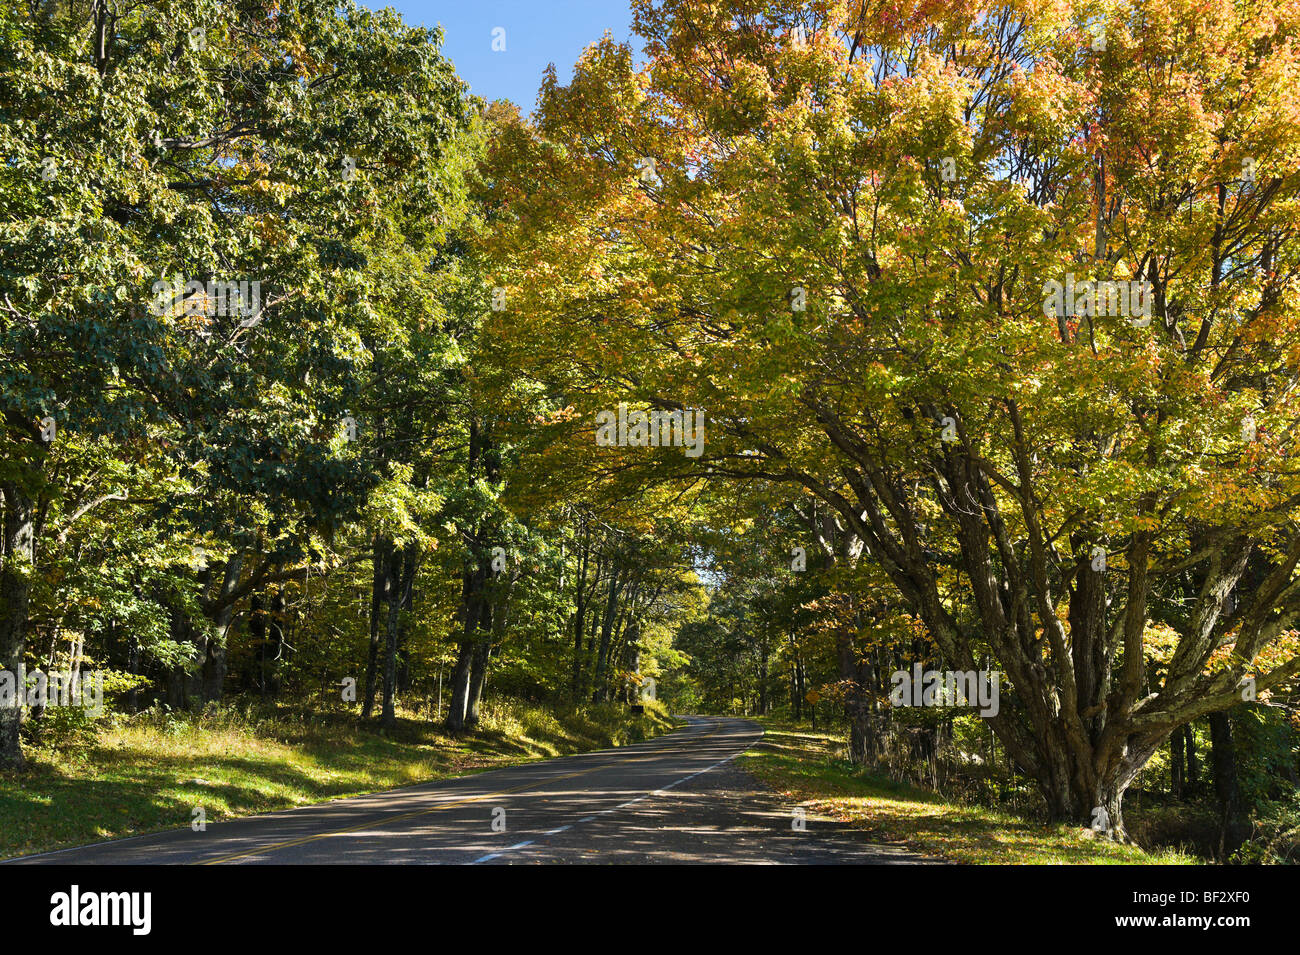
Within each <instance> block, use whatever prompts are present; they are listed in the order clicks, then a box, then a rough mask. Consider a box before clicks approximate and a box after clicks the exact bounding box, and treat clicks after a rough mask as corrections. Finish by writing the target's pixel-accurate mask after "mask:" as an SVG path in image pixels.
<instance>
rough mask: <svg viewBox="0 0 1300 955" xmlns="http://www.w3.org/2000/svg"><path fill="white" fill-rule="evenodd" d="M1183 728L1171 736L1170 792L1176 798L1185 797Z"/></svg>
mask: <svg viewBox="0 0 1300 955" xmlns="http://www.w3.org/2000/svg"><path fill="white" fill-rule="evenodd" d="M1183 729H1184V727H1181V726H1180V727H1178V729H1176V730H1174V734H1173V736H1171V737H1169V792H1170V793H1172V794H1173V797H1174V798H1175V799H1182V798H1183Z"/></svg>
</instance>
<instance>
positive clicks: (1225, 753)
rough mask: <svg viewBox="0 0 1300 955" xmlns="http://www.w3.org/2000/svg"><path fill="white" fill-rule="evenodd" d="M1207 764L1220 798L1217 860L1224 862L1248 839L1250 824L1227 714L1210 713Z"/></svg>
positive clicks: (1221, 712)
mask: <svg viewBox="0 0 1300 955" xmlns="http://www.w3.org/2000/svg"><path fill="white" fill-rule="evenodd" d="M1210 765H1211V766H1212V767H1213V770H1214V791H1215V794H1216V795H1217V796H1218V797H1219V858H1220V860H1222V861H1223V862H1227V861H1228V859H1229V858H1230V857H1231V856H1232V854H1233V853H1234V852H1236V851H1237V850H1238V849H1240V848H1241V846H1242V844H1243V843H1244V842H1245V841H1246V839H1247V838H1249V836H1250V822H1249V821H1248V820H1247V819H1246V813H1245V810H1244V808H1243V806H1242V799H1241V786H1240V784H1239V782H1238V779H1237V748H1236V745H1235V744H1234V743H1233V741H1232V720H1231V718H1230V717H1229V716H1228V714H1227V712H1226V711H1223V710H1220V711H1219V712H1217V713H1211V714H1210Z"/></svg>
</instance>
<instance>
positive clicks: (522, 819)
mask: <svg viewBox="0 0 1300 955" xmlns="http://www.w3.org/2000/svg"><path fill="white" fill-rule="evenodd" d="M761 736H762V730H761V729H760V728H759V727H758V726H757V724H755V723H753V722H750V721H748V720H740V719H728V718H703V717H691V718H689V722H688V724H687V726H686V727H685V728H684V729H681V730H678V731H677V732H674V733H671V734H669V735H667V736H662V737H659V738H658V739H655V740H651V741H649V742H646V743H640V744H637V745H634V746H627V747H623V748H620V749H615V750H603V751H601V752H596V753H584V754H581V755H576V756H565V757H562V758H559V759H552V760H547V761H545V762H537V763H528V764H525V765H522V766H515V767H511V768H507V769H497V770H491V771H489V772H484V773H478V774H476V775H472V776H461V777H458V778H455V779H444V780H439V781H437V782H431V783H422V784H420V785H416V786H409V787H406V788H403V789H394V790H388V791H385V792H381V793H374V794H371V795H368V796H357V797H353V798H349V799H338V800H335V801H334V802H329V803H323V804H320V805H315V806H306V807H303V808H300V809H292V810H288V811H285V812H276V813H269V814H267V815H262V816H254V817H250V818H247V819H236V820H232V821H230V822H222V823H211V824H209V825H208V826H207V828H206V831H204V832H194V831H192V830H191V829H189V828H186V829H181V830H177V831H171V832H162V833H156V834H153V835H147V836H138V837H135V838H132V839H123V840H119V841H115V842H106V843H101V844H98V845H93V846H84V847H81V848H75V849H65V850H62V851H59V852H50V853H45V854H43V855H37V856H27V857H25V858H22V859H15V860H13V862H15V863H32V864H39V863H44V864H62V865H119V864H130V865H142V864H201V865H216V864H227V863H229V864H254V863H264V864H272V865H276V864H298V865H303V864H306V865H320V864H331V863H336V864H377V863H399V864H401V863H404V864H447V863H477V864H508V863H542V862H547V863H557V862H558V863H573V862H597V863H619V862H632V863H656V862H658V863H662V862H675V863H687V862H707V863H839V864H844V863H851V864H862V863H908V862H923V861H926V860H924V859H922V858H920V857H918V856H915V855H913V854H911V853H908V852H905V851H902V850H899V849H894V848H891V847H886V846H878V845H872V844H870V843H866V842H864V841H863V840H862V839H861V838H860V837H858V836H856V835H854V834H852V833H851V832H849V831H848V830H847V829H846V828H844V827H841V826H839V825H837V824H836V823H834V822H832V821H830V820H824V819H819V818H816V817H809V818H808V820H807V825H806V828H804V829H802V830H799V829H795V828H794V826H793V825H792V819H793V816H792V809H793V807H792V806H789V805H785V804H783V803H782V802H781V801H780V799H779V798H778V797H777V796H776V795H774V794H772V793H770V792H768V791H766V790H765V789H763V788H762V787H761V786H760V785H758V784H757V783H756V782H755V781H754V779H753V777H751V776H750V775H749V774H747V773H745V772H743V771H741V770H739V769H737V768H736V766H735V764H734V762H733V760H734V758H735V757H736V756H738V755H740V754H741V753H743V752H744V751H745V750H746V749H748V748H749V747H750V746H752V745H753V744H754V743H755V742H756V741H757V740H758V739H759V738H760V737H761Z"/></svg>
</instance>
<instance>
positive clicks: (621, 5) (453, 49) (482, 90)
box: [358, 0, 640, 114]
mask: <svg viewBox="0 0 1300 955" xmlns="http://www.w3.org/2000/svg"><path fill="white" fill-rule="evenodd" d="M358 2H361V3H364V4H365V5H366V6H369V7H371V8H373V9H379V8H381V7H390V6H391V7H393V8H394V9H396V10H398V11H399V12H400V13H401V14H402V18H403V19H404V20H406V22H407V23H411V24H419V25H422V26H430V27H431V26H435V25H436V24H439V23H441V24H442V28H443V32H444V33H445V34H446V37H447V39H446V42H445V43H444V45H443V52H444V53H445V54H446V55H447V57H448V58H449V59H450V60H451V61H452V62H453V63H455V64H456V71H457V72H458V73H459V74H460V75H461V77H462V78H464V80H465V81H466V82H467V83H469V85H470V89H471V90H472V91H473V92H474V93H476V94H477V95H479V96H482V97H483V98H484V99H487V100H494V99H509V100H513V101H514V102H516V103H518V104H519V107H520V109H522V110H523V112H524V113H525V114H527V113H528V112H529V111H530V110H532V108H533V106H534V104H535V102H536V99H537V89H538V87H539V86H540V85H541V82H542V71H543V70H545V69H546V64H547V63H552V62H553V63H554V64H555V66H556V69H557V70H558V71H559V76H560V82H562V83H567V82H568V80H569V77H570V76H571V75H572V70H573V63H574V61H575V60H577V58H578V56H579V55H580V54H581V53H582V51H583V49H585V48H586V47H587V46H588V45H590V44H591V43H594V42H595V41H596V40H599V39H600V37H601V34H603V33H604V32H605V31H606V30H609V31H610V32H611V33H612V34H613V36H614V39H615V40H620V41H621V40H626V39H628V38H629V37H630V36H631V32H632V31H631V24H632V13H631V11H630V10H629V8H628V2H627V0H390V2H383V0H358ZM497 27H501V28H502V29H503V30H505V35H504V40H505V50H504V52H496V51H494V50H493V49H492V40H493V30H494V29H496V28H497ZM634 49H636V50H637V51H638V52H639V51H640V44H639V43H637V44H634Z"/></svg>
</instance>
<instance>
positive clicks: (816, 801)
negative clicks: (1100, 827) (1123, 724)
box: [741, 718, 1200, 865]
mask: <svg viewBox="0 0 1300 955" xmlns="http://www.w3.org/2000/svg"><path fill="white" fill-rule="evenodd" d="M759 722H760V723H762V725H763V730H764V736H763V739H762V740H761V741H760V742H759V743H757V744H756V745H755V746H754V748H753V749H751V750H750V751H749V752H747V753H746V754H744V756H743V757H741V765H743V766H744V767H745V768H746V769H748V770H749V771H750V772H752V773H753V774H754V775H755V776H757V777H758V778H759V779H761V780H762V781H763V782H765V783H766V784H767V785H768V786H770V787H772V788H773V789H775V790H777V791H778V792H781V793H783V794H784V795H785V796H786V797H787V798H789V799H791V800H794V801H795V802H797V803H800V804H802V805H803V806H805V807H806V808H808V809H810V810H813V811H816V812H820V813H824V814H826V815H828V816H832V817H834V818H835V819H838V820H840V821H841V822H848V823H851V824H852V825H853V827H854V828H856V829H861V830H862V831H863V832H865V833H867V834H869V835H870V837H871V838H872V839H873V840H874V841H876V842H883V843H891V844H895V845H904V846H906V847H908V848H910V849H912V850H914V851H916V852H920V853H922V854H925V855H928V856H932V857H935V858H938V859H943V860H946V861H949V862H960V863H971V864H977V865H1021V864H1026V865H1077V864H1086V865H1195V864H1197V863H1198V862H1199V861H1200V860H1198V859H1196V858H1194V857H1192V856H1190V855H1186V854H1184V853H1181V852H1175V851H1170V850H1161V851H1156V852H1146V851H1143V850H1142V849H1140V848H1138V847H1136V846H1120V845H1115V844H1114V843H1111V842H1107V841H1104V840H1096V839H1092V838H1089V836H1090V835H1091V833H1090V832H1089V831H1088V830H1083V829H1076V828H1072V827H1068V826H1061V825H1055V826H1047V825H1042V824H1038V823H1034V822H1031V821H1027V820H1025V819H1022V818H1020V817H1018V816H1015V815H1012V814H1010V813H1007V812H1002V811H998V810H995V809H989V808H987V807H984V806H975V805H957V804H954V803H951V802H947V801H945V800H944V799H943V797H941V796H939V795H938V794H936V793H933V792H928V791H926V790H923V789H917V788H915V787H912V786H908V785H905V784H900V783H897V782H894V781H893V780H891V779H888V778H887V777H881V776H878V775H872V774H867V773H864V772H863V771H862V770H861V769H859V768H857V767H854V766H853V765H852V764H850V763H848V762H847V761H846V760H844V759H842V758H841V757H840V752H841V750H842V747H843V741H842V740H841V739H840V738H839V737H837V736H833V735H831V734H828V733H821V732H813V731H811V730H809V729H808V728H807V727H803V726H800V727H796V726H794V725H792V724H791V723H789V722H787V721H779V720H773V719H766V718H763V719H760V720H759Z"/></svg>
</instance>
